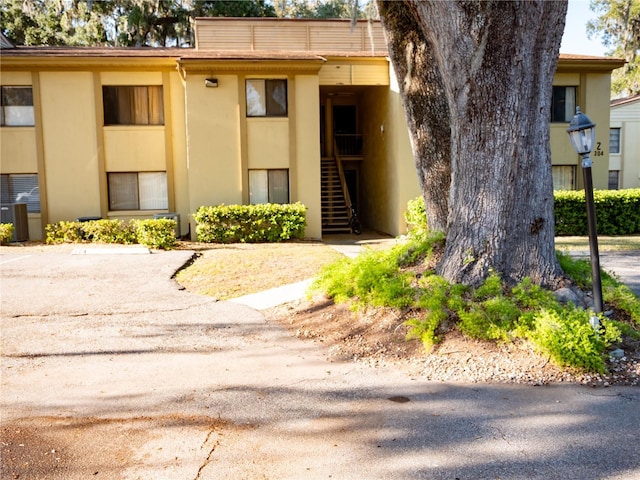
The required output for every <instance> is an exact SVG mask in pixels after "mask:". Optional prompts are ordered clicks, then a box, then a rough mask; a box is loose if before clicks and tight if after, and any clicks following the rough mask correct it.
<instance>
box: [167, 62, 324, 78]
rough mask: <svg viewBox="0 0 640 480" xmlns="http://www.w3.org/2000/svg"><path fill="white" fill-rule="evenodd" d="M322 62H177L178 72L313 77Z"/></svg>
mask: <svg viewBox="0 0 640 480" xmlns="http://www.w3.org/2000/svg"><path fill="white" fill-rule="evenodd" d="M324 63H325V62H324V60H322V59H317V60H264V59H260V60H258V59H256V60H224V59H182V60H179V61H178V66H179V68H180V70H181V71H182V72H184V73H189V72H194V73H198V72H211V71H213V70H215V71H216V72H228V73H233V72H277V73H297V74H312V75H315V74H317V73H318V72H319V71H320V68H321V67H322V65H324Z"/></svg>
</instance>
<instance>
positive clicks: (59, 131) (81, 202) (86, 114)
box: [40, 72, 100, 223]
mask: <svg viewBox="0 0 640 480" xmlns="http://www.w3.org/2000/svg"><path fill="white" fill-rule="evenodd" d="M40 95H41V105H42V124H43V126H44V127H43V146H44V152H45V159H46V194H47V206H48V222H49V223H55V222H59V221H61V220H73V219H75V218H77V217H81V216H87V215H100V188H99V178H100V172H99V170H98V149H97V143H96V127H95V116H96V114H95V96H94V81H93V75H92V73H91V72H41V73H40ZM41 196H42V192H41Z"/></svg>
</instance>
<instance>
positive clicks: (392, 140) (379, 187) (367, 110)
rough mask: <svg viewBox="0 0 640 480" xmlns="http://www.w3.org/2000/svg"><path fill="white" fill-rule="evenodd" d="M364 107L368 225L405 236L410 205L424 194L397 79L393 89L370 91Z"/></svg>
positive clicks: (392, 86) (393, 82)
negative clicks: (405, 214)
mask: <svg viewBox="0 0 640 480" xmlns="http://www.w3.org/2000/svg"><path fill="white" fill-rule="evenodd" d="M363 107H364V108H363V131H364V133H365V159H366V160H365V162H363V165H362V169H363V175H362V178H363V181H364V182H365V185H364V190H365V192H366V198H365V205H363V212H364V215H365V224H367V225H371V226H373V228H375V229H376V230H379V231H381V232H385V233H388V234H390V235H394V236H395V235H401V234H404V233H406V231H407V225H406V222H405V220H404V213H405V211H406V208H407V202H408V201H409V200H411V199H413V198H415V197H417V196H418V195H421V192H420V187H419V183H418V177H417V174H416V170H415V163H414V160H413V153H412V151H411V144H410V142H409V134H408V131H407V126H406V121H405V116H404V110H403V107H402V103H401V100H400V95H399V93H398V89H397V85H396V84H395V77H394V75H391V87H390V88H378V87H376V88H371V89H367V94H366V95H364V96H363Z"/></svg>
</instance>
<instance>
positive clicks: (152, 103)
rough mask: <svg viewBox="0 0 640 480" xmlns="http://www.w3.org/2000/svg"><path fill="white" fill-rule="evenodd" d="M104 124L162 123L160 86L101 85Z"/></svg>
mask: <svg viewBox="0 0 640 480" xmlns="http://www.w3.org/2000/svg"><path fill="white" fill-rule="evenodd" d="M102 99H103V104H104V124H105V125H164V101H163V99H162V86H161V85H154V86H117V87H109V86H103V87H102Z"/></svg>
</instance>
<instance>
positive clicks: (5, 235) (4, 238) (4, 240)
mask: <svg viewBox="0 0 640 480" xmlns="http://www.w3.org/2000/svg"><path fill="white" fill-rule="evenodd" d="M12 237H13V223H0V245H7V244H8V243H11V238H12Z"/></svg>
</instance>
